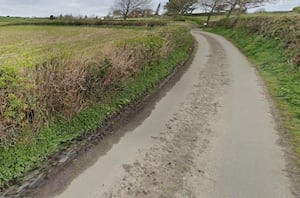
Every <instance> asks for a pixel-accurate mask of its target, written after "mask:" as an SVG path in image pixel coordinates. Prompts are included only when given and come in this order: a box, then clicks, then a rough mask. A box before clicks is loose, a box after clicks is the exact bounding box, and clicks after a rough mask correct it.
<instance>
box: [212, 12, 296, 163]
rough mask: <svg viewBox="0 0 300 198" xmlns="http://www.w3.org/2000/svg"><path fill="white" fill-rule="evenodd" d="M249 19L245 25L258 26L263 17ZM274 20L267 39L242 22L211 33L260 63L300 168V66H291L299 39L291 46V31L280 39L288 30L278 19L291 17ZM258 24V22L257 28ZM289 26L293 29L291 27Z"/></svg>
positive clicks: (275, 18) (262, 73) (275, 16)
mask: <svg viewBox="0 0 300 198" xmlns="http://www.w3.org/2000/svg"><path fill="white" fill-rule="evenodd" d="M264 16H265V15H264ZM290 16H292V17H295V18H291V19H292V20H296V19H297V17H298V18H299V16H295V15H294V14H291V15H290ZM247 17H248V18H249V19H247V20H245V21H248V22H249V20H250V21H251V20H253V22H254V21H255V20H257V18H254V17H261V16H257V15H256V16H254V15H252V17H253V18H252V17H251V16H247ZM268 17H270V16H268ZM271 17H272V20H271V21H269V22H270V23H269V24H271V25H272V26H271V27H270V28H269V29H270V30H273V32H270V31H269V30H267V32H266V31H265V32H264V34H265V35H262V33H257V34H256V33H249V29H251V27H252V26H251V25H249V23H248V24H243V22H239V23H240V24H239V25H238V26H239V27H228V28H224V26H223V27H216V28H214V29H212V30H210V31H212V32H214V33H217V34H220V35H223V36H225V37H226V38H229V39H230V40H232V41H233V42H234V43H235V44H236V45H237V46H238V47H239V48H240V49H242V51H243V52H244V53H245V54H246V55H247V56H248V57H250V58H251V60H253V61H254V63H256V65H257V68H258V70H259V71H260V73H261V75H262V77H263V78H264V80H265V81H266V83H267V86H268V88H269V91H270V93H271V95H272V96H273V98H274V100H275V102H276V104H277V107H278V109H279V112H280V115H281V120H282V124H283V126H284V128H285V130H286V132H287V134H288V136H289V139H290V141H291V142H292V144H293V146H294V149H295V152H296V153H297V155H298V158H297V161H298V162H297V163H298V164H299V165H300V71H299V66H296V65H295V64H293V63H291V60H292V59H293V55H295V54H297V53H298V52H299V49H298V47H296V46H298V44H299V37H295V38H296V39H294V37H292V40H293V39H294V40H293V42H291V38H290V37H289V33H291V30H290V31H289V33H283V34H282V35H280V36H282V37H280V36H279V32H281V31H282V29H283V30H284V29H285V28H282V25H280V24H279V25H278V22H277V20H278V19H279V18H277V17H287V16H286V15H285V16H282V15H278V14H277V15H272V16H271ZM269 20H270V19H269ZM284 20H285V21H287V20H288V19H286V18H284ZM264 21H265V22H266V23H268V20H265V19H264ZM288 21H289V20H288ZM255 23H256V22H254V24H255ZM276 24H277V26H278V27H277V26H276ZM285 24H287V25H289V24H288V23H285ZM291 24H294V25H296V21H294V22H293V21H292V22H291ZM243 27H247V28H243ZM272 27H273V28H272ZM290 27H292V26H290ZM252 28H266V29H267V28H268V27H266V26H261V27H260V26H253V27H252ZM296 28H298V29H299V26H296ZM280 29H281V30H280ZM276 31H277V32H276ZM297 31H298V30H297ZM297 31H296V34H297ZM271 33H274V36H267V34H269V35H272V34H271ZM298 33H299V32H298ZM276 35H277V36H276ZM288 37H289V38H288Z"/></svg>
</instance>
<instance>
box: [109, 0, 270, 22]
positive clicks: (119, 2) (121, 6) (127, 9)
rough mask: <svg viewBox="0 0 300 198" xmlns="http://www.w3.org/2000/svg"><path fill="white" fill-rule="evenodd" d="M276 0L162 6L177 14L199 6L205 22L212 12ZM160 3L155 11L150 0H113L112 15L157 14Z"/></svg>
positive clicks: (184, 1)
mask: <svg viewBox="0 0 300 198" xmlns="http://www.w3.org/2000/svg"><path fill="white" fill-rule="evenodd" d="M271 1H276V0H169V1H168V2H167V3H166V4H165V5H164V8H165V10H166V14H168V15H173V16H175V17H176V16H178V15H185V14H191V13H193V11H195V10H196V9H198V8H200V9H201V10H202V11H203V12H206V13H208V19H207V23H208V22H209V20H210V17H211V15H212V14H213V13H216V12H219V13H220V12H223V13H225V14H227V17H230V15H231V14H232V12H237V13H243V12H246V11H247V9H249V8H254V7H259V6H261V5H263V4H264V3H266V2H271ZM160 8H161V3H160V4H159V5H158V6H157V9H156V11H155V12H153V11H152V10H151V0H115V1H114V5H113V7H112V15H113V16H117V17H122V18H123V19H124V20H126V19H127V18H129V17H148V16H151V15H153V13H154V14H155V15H158V14H159V11H160Z"/></svg>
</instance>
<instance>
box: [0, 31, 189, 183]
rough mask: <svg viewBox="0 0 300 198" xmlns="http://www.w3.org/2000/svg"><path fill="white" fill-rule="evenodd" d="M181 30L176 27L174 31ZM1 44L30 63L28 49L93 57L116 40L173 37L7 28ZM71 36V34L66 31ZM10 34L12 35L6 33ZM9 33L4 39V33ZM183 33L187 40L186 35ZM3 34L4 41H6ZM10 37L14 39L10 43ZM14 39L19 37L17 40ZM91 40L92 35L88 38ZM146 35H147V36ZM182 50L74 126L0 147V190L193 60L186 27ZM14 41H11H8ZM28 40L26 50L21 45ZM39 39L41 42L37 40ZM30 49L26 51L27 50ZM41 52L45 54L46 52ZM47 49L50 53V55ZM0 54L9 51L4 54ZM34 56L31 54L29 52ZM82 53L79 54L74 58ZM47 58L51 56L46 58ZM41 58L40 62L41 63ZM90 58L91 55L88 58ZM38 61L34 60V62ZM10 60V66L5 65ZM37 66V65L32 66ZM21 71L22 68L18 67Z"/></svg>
mask: <svg viewBox="0 0 300 198" xmlns="http://www.w3.org/2000/svg"><path fill="white" fill-rule="evenodd" d="M172 28H176V27H172ZM1 30H3V31H1V34H3V35H2V37H1V36H0V38H2V40H3V41H4V43H5V42H6V45H5V46H3V47H4V48H7V49H9V51H10V52H11V53H8V54H9V55H11V54H12V57H14V56H15V55H16V54H19V53H20V54H21V55H22V56H21V59H27V58H28V56H26V55H24V53H26V52H27V51H28V48H27V47H29V49H30V50H33V49H34V50H33V51H39V53H40V54H39V55H41V54H42V55H43V54H44V53H46V52H47V49H53V48H54V49H55V48H58V49H60V50H61V49H64V50H65V49H66V48H67V49H68V50H69V51H72V50H73V49H75V48H76V49H77V48H83V49H84V51H86V50H87V51H88V52H92V51H97V48H101V46H102V44H103V43H105V42H106V43H107V42H109V41H111V40H116V39H117V40H118V39H119V40H120V41H121V40H127V41H128V40H130V38H132V37H136V36H137V35H139V37H141V38H135V39H134V42H143V35H144V34H143V33H145V31H146V32H147V31H157V32H158V33H159V34H161V33H163V32H165V33H168V31H171V30H170V28H168V27H162V28H155V29H154V30H153V29H146V28H144V29H140V28H138V29H135V28H133V29H98V28H78V27H39V26H26V27H22V26H19V27H14V26H11V27H5V28H4V27H2V29H1ZM66 30H68V31H66ZM5 31H7V32H9V33H7V32H6V33H5ZM3 32H4V33H3ZM181 33H182V34H181ZM1 34H0V35H1ZM9 35H12V38H10V36H9ZM15 35H19V37H18V36H15ZM86 35H89V36H88V37H87V38H86ZM145 35H147V34H145ZM176 36H177V37H178V38H175V40H177V43H178V44H177V45H178V46H177V48H176V49H173V50H172V51H171V52H170V53H168V55H167V56H166V57H165V58H162V59H160V60H159V61H158V62H155V63H151V65H148V67H146V68H149V69H144V70H141V72H139V73H138V74H137V75H135V76H134V79H131V80H127V81H125V82H121V84H118V85H117V87H118V90H117V91H113V92H111V93H110V92H109V91H108V92H107V93H106V94H104V96H103V97H102V102H101V103H97V104H92V105H90V107H88V108H86V109H85V110H84V111H81V112H80V113H77V114H76V115H75V116H73V118H72V119H71V120H66V119H64V118H63V117H57V119H56V121H55V122H52V123H50V125H49V126H45V127H43V128H42V129H41V130H40V132H39V133H38V134H37V135H33V134H23V136H22V137H21V138H20V139H19V140H18V141H16V142H15V143H14V145H7V146H6V144H5V142H1V144H0V187H3V186H4V185H6V184H7V183H8V182H9V181H11V180H12V179H14V178H16V177H18V176H21V175H22V174H23V173H24V172H26V171H28V170H30V169H31V168H33V167H35V166H37V165H38V164H39V163H40V162H42V161H43V160H44V159H46V158H47V156H49V155H50V154H52V153H53V152H56V151H58V150H60V149H61V148H63V147H64V145H65V144H66V143H67V142H68V141H70V140H71V139H73V138H75V137H78V136H80V135H83V134H84V133H91V132H94V131H95V130H97V129H98V128H99V127H100V126H101V125H102V124H103V122H104V121H105V119H107V118H108V117H109V116H110V115H112V114H114V113H116V112H118V111H120V110H121V109H122V107H123V106H125V105H127V104H129V103H130V102H133V101H135V100H136V99H137V98H138V97H139V96H141V95H142V94H144V93H145V92H149V91H151V90H153V89H154V88H155V87H156V85H157V84H158V82H159V81H160V80H161V79H163V78H164V77H165V76H166V75H168V74H169V73H170V72H171V71H172V69H173V68H174V66H175V65H176V64H177V63H179V62H181V61H183V60H185V59H186V58H187V57H188V56H189V50H190V48H191V46H192V40H193V39H192V36H191V35H190V33H189V31H188V30H187V29H185V28H183V27H182V26H178V31H177V35H176ZM182 36H183V37H182ZM8 37H9V38H10V39H6V38H8ZM21 37H22V38H23V37H24V38H25V39H24V42H25V43H27V44H26V45H25V44H24V45H22V44H20V45H19V43H20V41H21V40H22V38H21ZM35 38H36V39H35ZM144 40H145V42H148V43H145V46H147V45H156V44H155V43H152V42H153V41H151V39H150V40H147V38H145V39H144ZM25 46H26V47H25ZM41 49H42V50H41ZM45 49H46V50H45ZM0 50H3V51H4V52H5V50H4V49H3V48H0ZM30 50H29V51H30ZM81 52H82V51H79V52H78V51H76V50H75V54H78V53H81ZM46 54H47V53H46ZM39 55H38V53H37V57H39ZM85 55H86V56H89V55H90V54H89V53H85ZM33 57H34V56H33ZM10 59H12V58H11V57H9V56H7V54H5V53H4V55H3V56H2V60H4V62H10ZM6 60H8V61H6ZM33 62H34V61H33ZM17 65H18V64H17Z"/></svg>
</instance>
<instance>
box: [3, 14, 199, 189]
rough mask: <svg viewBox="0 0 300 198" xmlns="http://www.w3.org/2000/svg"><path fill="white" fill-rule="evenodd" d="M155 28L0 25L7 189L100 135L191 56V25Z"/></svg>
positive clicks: (142, 24)
mask: <svg viewBox="0 0 300 198" xmlns="http://www.w3.org/2000/svg"><path fill="white" fill-rule="evenodd" d="M4 19H5V20H20V21H18V22H20V23H23V21H22V20H23V19H12V18H0V21H2V23H5V20H4ZM24 21H25V23H27V22H28V20H27V19H24ZM6 22H7V23H10V22H12V21H6ZM0 23H1V22H0ZM30 23H31V22H30ZM126 23H127V22H126ZM130 23H132V22H130ZM154 23H155V24H159V25H158V26H157V27H153V26H151V27H148V24H149V21H146V22H138V23H135V22H134V23H132V24H130V25H138V26H139V27H135V26H131V27H128V26H126V27H124V26H122V27H121V26H110V27H105V26H89V27H88V26H70V25H64V26H62V25H61V24H60V25H59V26H55V25H51V26H47V25H46V24H44V25H21V24H19V25H16V26H14V25H9V26H2V27H0V43H1V46H0V54H1V55H0V189H1V187H5V186H6V185H7V184H9V182H10V181H11V180H12V179H15V178H17V177H19V176H22V175H23V174H24V173H25V172H26V171H28V170H30V169H31V168H34V167H35V166H37V165H38V164H39V163H41V162H42V161H43V160H45V159H46V158H47V157H48V156H49V155H51V154H52V153H54V152H57V151H59V150H60V149H62V148H63V147H64V146H66V145H67V144H68V142H69V141H70V140H72V139H73V138H76V137H78V136H81V135H83V134H86V133H92V132H95V131H96V130H97V129H98V128H99V127H100V126H101V125H102V124H103V123H104V121H105V120H106V119H107V118H109V117H110V116H111V115H113V114H114V113H117V112H119V111H120V110H122V108H123V107H124V106H126V105H128V104H129V103H132V102H134V101H135V100H137V99H138V98H139V97H140V96H141V95H143V94H145V93H148V92H151V91H152V90H153V89H154V88H155V87H156V86H157V85H158V83H159V82H160V81H161V80H162V79H163V78H164V77H165V76H167V75H168V74H169V73H170V72H171V71H172V70H173V68H174V67H175V66H176V65H177V64H178V63H180V62H182V61H184V60H186V59H187V58H188V57H189V53H190V50H191V48H192V43H193V39H192V36H191V34H190V32H189V29H188V28H187V27H186V26H185V25H183V24H176V23H171V24H168V25H161V24H160V23H157V22H154ZM118 25H119V22H118Z"/></svg>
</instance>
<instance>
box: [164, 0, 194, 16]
mask: <svg viewBox="0 0 300 198" xmlns="http://www.w3.org/2000/svg"><path fill="white" fill-rule="evenodd" d="M198 6H199V4H198V0H169V2H168V3H167V4H166V5H165V9H166V10H167V12H168V13H169V14H172V15H174V16H176V15H183V14H189V13H192V12H193V11H194V10H195V9H197V7H198Z"/></svg>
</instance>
